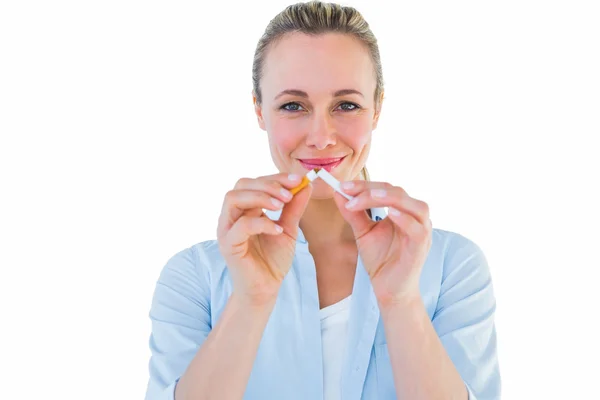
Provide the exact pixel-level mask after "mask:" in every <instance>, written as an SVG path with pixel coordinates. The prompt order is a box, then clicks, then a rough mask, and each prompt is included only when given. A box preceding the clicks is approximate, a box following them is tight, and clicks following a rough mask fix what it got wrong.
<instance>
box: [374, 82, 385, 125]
mask: <svg viewBox="0 0 600 400" xmlns="http://www.w3.org/2000/svg"><path fill="white" fill-rule="evenodd" d="M382 106H383V91H382V92H381V96H380V97H379V105H378V106H377V109H376V110H375V115H374V116H373V129H372V130H375V129H377V124H378V123H379V116H380V115H381V107H382Z"/></svg>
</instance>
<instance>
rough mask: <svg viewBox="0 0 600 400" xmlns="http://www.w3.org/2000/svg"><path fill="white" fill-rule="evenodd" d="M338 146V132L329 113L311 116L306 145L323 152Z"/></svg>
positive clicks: (316, 113)
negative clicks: (329, 147)
mask: <svg viewBox="0 0 600 400" xmlns="http://www.w3.org/2000/svg"><path fill="white" fill-rule="evenodd" d="M335 144H336V130H335V127H334V124H333V121H332V118H331V116H330V115H328V114H327V113H325V114H321V113H318V112H315V113H314V114H313V115H312V116H311V121H310V125H309V132H308V134H307V135H306V145H307V146H314V147H316V148H317V149H318V150H323V149H325V148H327V147H328V146H333V145H335Z"/></svg>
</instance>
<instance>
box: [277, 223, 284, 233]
mask: <svg viewBox="0 0 600 400" xmlns="http://www.w3.org/2000/svg"><path fill="white" fill-rule="evenodd" d="M275 230H276V231H277V233H281V232H283V228H282V227H281V226H279V225H275Z"/></svg>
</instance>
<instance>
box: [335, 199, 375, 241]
mask: <svg viewBox="0 0 600 400" xmlns="http://www.w3.org/2000/svg"><path fill="white" fill-rule="evenodd" d="M333 199H334V201H335V203H336V205H337V206H338V209H339V210H340V213H341V214H342V217H344V219H345V220H346V221H347V222H348V223H349V224H350V226H351V227H352V231H353V232H354V237H355V238H356V239H359V238H360V237H362V236H363V235H364V234H365V233H367V232H369V231H370V230H371V229H372V228H373V226H374V225H375V224H376V222H375V221H373V220H372V219H371V218H370V217H369V215H368V214H367V211H366V210H364V209H359V210H349V209H347V208H346V207H345V205H346V203H348V200H347V199H346V198H345V197H344V196H342V195H341V194H339V193H337V192H335V193H334V195H333Z"/></svg>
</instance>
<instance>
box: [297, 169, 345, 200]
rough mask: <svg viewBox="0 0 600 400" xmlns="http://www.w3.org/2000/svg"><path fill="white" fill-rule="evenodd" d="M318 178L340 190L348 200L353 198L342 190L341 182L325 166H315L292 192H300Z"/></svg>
mask: <svg viewBox="0 0 600 400" xmlns="http://www.w3.org/2000/svg"><path fill="white" fill-rule="evenodd" d="M317 178H321V179H323V180H324V181H325V183H327V184H328V185H329V186H331V187H332V188H333V190H335V191H336V192H338V193H339V194H341V195H342V196H344V197H345V198H347V199H348V200H352V199H353V197H352V196H350V195H347V194H346V193H344V192H343V191H342V188H341V186H340V182H339V181H338V180H337V179H336V178H335V177H334V176H333V175H331V174H330V173H329V172H327V170H325V169H324V168H315V169H312V170H310V171H309V172H308V173H307V174H306V175H305V176H303V177H302V181H301V182H300V184H299V185H298V186H296V187H295V188H293V189H291V190H290V192H292V194H293V195H294V194H296V193H298V192H299V191H301V190H302V189H303V188H305V187H306V186H308V184H309V183H310V182H312V181H314V180H315V179H317Z"/></svg>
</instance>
